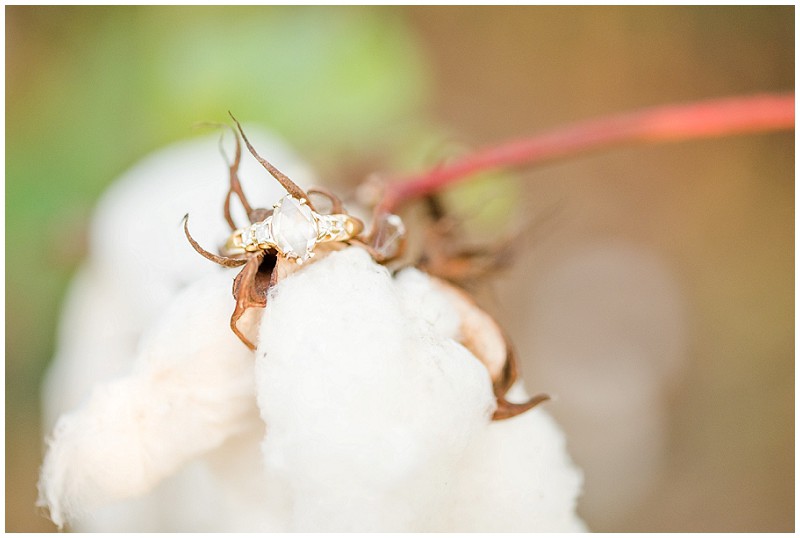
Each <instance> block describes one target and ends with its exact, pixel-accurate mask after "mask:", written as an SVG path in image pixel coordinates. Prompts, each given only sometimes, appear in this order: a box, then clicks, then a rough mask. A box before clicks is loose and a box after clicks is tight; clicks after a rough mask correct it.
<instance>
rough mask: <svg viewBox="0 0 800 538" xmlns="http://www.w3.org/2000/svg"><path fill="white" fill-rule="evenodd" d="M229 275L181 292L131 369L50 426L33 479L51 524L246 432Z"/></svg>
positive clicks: (243, 355) (249, 423) (249, 378)
mask: <svg viewBox="0 0 800 538" xmlns="http://www.w3.org/2000/svg"><path fill="white" fill-rule="evenodd" d="M230 279H231V275H230V272H229V271H221V272H219V273H218V274H216V275H213V276H211V277H208V278H206V279H203V280H200V281H198V282H197V283H195V284H194V285H192V286H191V287H189V288H188V289H187V290H186V291H185V292H184V293H183V294H181V295H180V296H179V297H178V298H177V299H176V300H175V301H174V303H173V304H172V305H171V306H170V308H168V309H167V310H166V311H165V312H164V315H163V316H162V317H161V318H160V320H159V322H158V323H157V324H156V326H155V327H154V329H153V330H152V331H151V332H150V334H149V335H148V337H147V338H146V339H145V341H144V343H143V345H142V350H141V352H140V354H139V355H138V357H137V362H136V365H135V368H134V373H133V374H131V375H129V376H127V377H124V378H120V379H118V380H115V381H113V382H109V383H106V384H102V385H99V386H98V387H96V388H95V390H94V391H93V392H92V394H91V397H90V398H89V400H88V401H87V402H86V404H85V405H84V406H83V407H81V408H80V409H78V410H76V411H74V412H72V413H69V414H67V415H65V416H63V417H62V418H61V419H60V420H59V421H58V423H57V425H56V429H55V431H54V433H53V436H52V439H51V440H50V442H49V450H48V453H47V456H46V458H45V462H44V466H43V469H42V478H41V481H40V503H41V504H43V505H46V506H48V507H49V508H50V511H51V517H52V519H53V521H54V522H55V523H56V524H58V525H59V526H60V525H63V524H64V523H65V521H67V520H68V519H70V518H71V517H73V516H78V515H81V514H82V513H85V512H86V511H89V510H91V509H92V508H93V507H94V506H96V505H98V504H101V503H103V502H107V501H110V500H114V499H121V498H126V497H130V496H135V495H140V494H142V493H144V492H146V491H148V490H150V489H151V488H152V487H154V486H155V485H156V484H157V483H158V482H159V481H160V480H161V479H163V478H164V477H165V476H167V475H169V474H170V473H172V472H174V471H175V470H176V469H177V468H178V467H179V466H181V465H182V464H183V463H184V462H186V461H188V460H189V459H191V458H193V457H195V456H198V455H200V454H203V453H204V452H207V451H209V450H211V449H214V448H216V447H219V446H220V445H221V444H222V443H223V442H224V441H225V440H226V439H228V438H229V437H231V436H234V435H237V434H241V433H243V432H246V431H248V430H250V429H252V428H253V423H254V420H257V419H256V415H255V414H254V392H253V372H252V369H253V363H252V361H253V355H252V352H250V351H249V350H248V349H247V348H245V347H244V346H242V345H241V344H240V343H239V341H238V340H237V339H236V337H235V336H234V335H233V334H232V333H231V331H230V329H229V328H228V324H227V318H228V316H229V312H230V310H231V309H232V308H233V299H232V297H231V295H230V281H231V280H230Z"/></svg>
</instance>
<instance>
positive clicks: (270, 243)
mask: <svg viewBox="0 0 800 538" xmlns="http://www.w3.org/2000/svg"><path fill="white" fill-rule="evenodd" d="M363 229H364V223H363V222H361V221H360V220H359V219H357V218H355V217H353V216H351V215H347V214H345V213H336V214H332V215H322V214H320V213H317V212H316V211H314V210H312V209H311V208H310V207H309V206H308V204H307V202H306V200H302V199H300V200H298V199H297V198H295V197H293V196H291V195H287V196H285V197H284V198H282V199H281V200H280V201H279V202H278V203H277V204H275V206H274V210H273V213H272V215H270V216H269V217H267V218H266V219H264V220H262V221H259V222H255V223H253V224H251V225H250V226H248V227H246V228H240V229H238V230H236V231H234V232H233V234H231V236H230V237H229V238H228V240H227V241H226V243H225V246H224V247H223V254H224V255H226V256H235V255H238V254H244V253H245V252H256V251H258V250H270V249H275V250H277V251H278V252H279V253H281V254H282V255H283V256H285V257H286V258H289V259H293V260H295V261H296V262H297V263H298V264H302V263H303V262H304V261H306V260H307V259H309V258H311V257H313V256H314V252H313V250H314V247H315V246H316V245H317V243H325V242H329V241H347V240H349V239H352V238H354V237H356V236H357V235H358V234H359V233H361V231H362V230H363Z"/></svg>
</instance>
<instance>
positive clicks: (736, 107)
mask: <svg viewBox="0 0 800 538" xmlns="http://www.w3.org/2000/svg"><path fill="white" fill-rule="evenodd" d="M793 128H794V94H793V93H792V94H763V95H755V96H749V97H733V98H725V99H716V100H711V101H704V102H700V103H691V104H688V105H671V106H661V107H656V108H649V109H645V110H640V111H637V112H632V113H627V114H621V115H613V116H607V117H604V118H600V119H595V120H589V121H584V122H579V123H574V124H572V125H568V126H565V127H561V128H559V129H555V130H552V131H548V132H545V133H542V134H539V135H536V136H534V137H532V138H526V139H522V140H516V141H513V142H509V143H507V144H503V145H500V146H495V147H490V148H486V149H482V150H479V151H477V152H476V153H473V154H470V155H467V156H466V157H464V158H462V159H460V160H458V161H456V162H454V163H452V164H448V165H445V166H442V167H440V168H436V169H434V170H432V171H430V172H427V173H424V174H421V175H418V176H412V177H409V178H406V179H404V180H397V181H393V182H390V183H389V184H388V185H387V188H386V190H385V192H384V196H383V199H382V200H381V202H380V203H379V204H378V207H377V208H376V210H377V211H378V212H379V213H380V212H384V211H385V212H389V213H394V212H396V211H397V210H398V209H399V208H400V207H401V206H402V205H403V204H405V203H407V202H409V201H411V200H415V199H418V198H421V197H423V196H426V195H428V194H431V193H434V192H438V191H440V190H442V189H443V188H445V187H447V186H448V185H451V184H453V183H457V182H459V181H462V180H464V179H466V178H468V177H469V176H471V175H473V174H475V173H477V172H483V171H486V170H491V169H495V168H502V167H508V166H513V165H522V164H525V165H528V166H530V165H534V164H537V163H541V162H545V161H552V160H555V159H559V158H564V157H572V156H575V155H579V154H581V153H585V152H588V151H592V150H598V149H603V148H608V147H611V146H616V145H622V144H637V143H651V142H670V141H680V140H692V139H697V138H712V137H717V136H727V135H734V134H744V133H757V132H766V131H776V130H784V129H793Z"/></svg>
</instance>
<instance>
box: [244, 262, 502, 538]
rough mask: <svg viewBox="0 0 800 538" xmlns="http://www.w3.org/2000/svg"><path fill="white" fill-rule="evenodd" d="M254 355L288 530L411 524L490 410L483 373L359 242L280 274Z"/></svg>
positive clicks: (430, 517) (441, 490) (425, 511)
mask: <svg viewBox="0 0 800 538" xmlns="http://www.w3.org/2000/svg"><path fill="white" fill-rule="evenodd" d="M259 342H260V344H259V349H258V358H257V366H256V375H257V393H258V401H259V407H260V408H261V414H262V417H263V418H264V420H265V422H266V423H267V424H268V434H267V436H266V438H265V441H264V455H265V461H266V463H267V466H268V468H270V469H272V470H273V471H274V472H276V474H279V475H280V476H281V477H282V478H283V479H284V480H285V482H286V484H287V494H288V495H290V496H291V497H292V499H293V524H294V527H293V528H294V530H337V531H342V530H384V531H395V530H398V531H399V530H424V529H426V528H429V527H430V526H431V525H433V522H434V521H435V520H436V518H437V517H438V513H439V507H440V506H441V505H442V503H444V502H446V499H447V498H448V497H449V496H450V495H451V493H452V492H451V487H452V476H453V474H454V472H455V469H456V467H457V466H458V461H459V459H460V457H461V455H462V454H463V452H464V450H465V448H466V447H467V445H468V444H469V442H470V440H471V439H472V437H473V436H474V435H475V433H476V432H477V431H480V430H481V429H482V428H484V427H485V424H486V423H487V422H488V421H489V417H490V416H491V413H492V411H493V409H494V398H493V394H492V390H491V382H490V379H489V375H488V373H487V371H486V369H485V368H484V367H483V365H482V364H481V363H480V362H479V361H477V360H476V359H475V357H474V356H472V355H471V354H470V353H469V352H468V351H467V350H466V349H465V348H464V347H462V346H460V345H459V344H457V343H456V342H454V341H453V340H451V339H447V338H443V337H442V336H440V335H439V334H437V332H436V330H435V329H434V325H433V324H431V323H430V320H426V319H424V317H419V316H417V315H415V311H414V309H409V308H407V304H405V302H404V300H403V297H402V294H401V293H400V291H399V289H398V287H397V286H396V284H395V283H394V282H393V280H392V278H391V276H390V275H389V273H388V271H386V269H384V268H383V267H381V266H379V265H377V264H376V263H375V262H374V261H373V260H372V259H371V258H370V257H369V256H368V255H367V254H366V252H364V251H363V250H361V249H358V248H350V249H346V250H343V251H340V252H334V253H332V254H330V255H329V256H328V257H326V258H325V259H323V260H320V261H319V262H317V263H315V264H313V265H311V266H309V267H307V268H305V269H304V270H303V271H298V272H297V273H295V274H294V275H292V276H290V277H288V278H286V279H285V280H284V281H282V282H281V283H280V284H279V285H278V286H277V288H276V289H275V290H274V291H273V293H272V295H271V297H270V300H269V302H268V304H267V308H266V310H265V313H264V316H263V318H262V324H261V327H260V333H259Z"/></svg>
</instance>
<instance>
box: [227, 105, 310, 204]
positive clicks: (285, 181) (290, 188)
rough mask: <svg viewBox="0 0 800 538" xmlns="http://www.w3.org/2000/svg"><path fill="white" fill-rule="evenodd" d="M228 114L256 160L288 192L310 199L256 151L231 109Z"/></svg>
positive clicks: (299, 197) (303, 198)
mask: <svg viewBox="0 0 800 538" xmlns="http://www.w3.org/2000/svg"><path fill="white" fill-rule="evenodd" d="M228 114H230V116H231V118H232V119H233V121H234V122H235V123H236V127H238V128H239V133H240V134H241V135H242V140H244V143H245V145H246V146H247V149H248V150H249V151H250V153H251V154H252V155H253V157H255V158H256V160H257V161H258V162H260V163H261V166H263V167H264V168H265V169H266V170H267V172H269V173H270V175H271V176H272V177H274V178H275V179H276V180H278V183H280V184H281V185H282V186H283V188H284V189H286V192H288V193H289V194H291V195H292V196H294V197H295V198H297V199H298V200H308V194H306V192H305V191H304V190H303V189H301V188H300V187H299V186H298V185H297V184H296V183H295V182H294V181H292V180H291V179H289V177H288V176H287V175H286V174H284V173H283V172H281V171H280V170H278V169H277V168H275V167H274V166H273V165H272V163H270V162H269V161H267V160H266V159H265V158H263V157H262V156H261V155H259V154H258V152H256V150H255V148H254V147H253V146H252V144H250V141H249V140H248V139H247V136H246V135H245V134H244V130H243V129H242V126H241V124H240V123H239V120H237V119H236V118H235V117H234V116H233V114H231V113H230V111H229V112H228ZM308 205H309V207H311V209H314V206H313V205H312V204H311V202H310V201H308Z"/></svg>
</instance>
